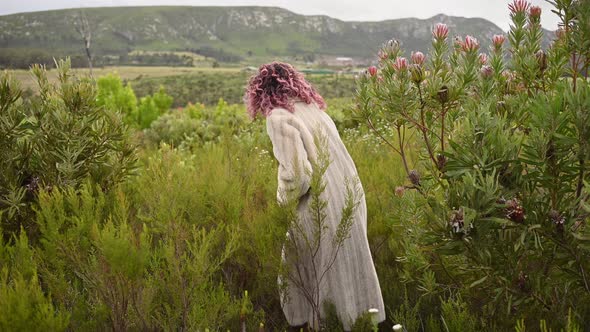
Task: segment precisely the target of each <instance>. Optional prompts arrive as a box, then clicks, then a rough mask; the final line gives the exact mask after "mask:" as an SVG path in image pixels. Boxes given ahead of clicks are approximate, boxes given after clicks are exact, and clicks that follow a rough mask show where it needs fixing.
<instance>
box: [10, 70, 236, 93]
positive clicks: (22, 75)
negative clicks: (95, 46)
mask: <svg viewBox="0 0 590 332" xmlns="http://www.w3.org/2000/svg"><path fill="white" fill-rule="evenodd" d="M73 71H74V72H75V73H76V74H77V75H79V76H82V75H88V74H89V71H88V69H87V68H79V69H73ZM9 72H10V73H12V74H13V75H14V77H15V78H16V79H17V80H18V81H20V82H21V85H22V87H23V89H25V90H26V89H27V88H30V89H32V90H33V91H36V88H37V84H36V82H35V78H34V77H33V76H32V74H31V72H30V71H28V70H10V71H9ZM238 72H240V68H237V67H235V68H232V67H220V68H206V67H148V66H145V67H144V66H122V67H104V68H95V69H94V71H93V74H94V76H95V77H100V76H104V75H107V74H110V73H117V74H118V75H119V76H120V77H121V79H123V80H137V79H141V78H155V77H166V76H176V75H187V74H196V73H238ZM47 73H48V75H47V76H48V78H49V80H50V81H55V80H57V71H56V70H55V69H48V70H47Z"/></svg>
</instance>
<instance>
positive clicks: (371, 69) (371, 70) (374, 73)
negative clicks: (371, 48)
mask: <svg viewBox="0 0 590 332" xmlns="http://www.w3.org/2000/svg"><path fill="white" fill-rule="evenodd" d="M369 74H371V76H375V75H377V67H375V66H371V67H369Z"/></svg>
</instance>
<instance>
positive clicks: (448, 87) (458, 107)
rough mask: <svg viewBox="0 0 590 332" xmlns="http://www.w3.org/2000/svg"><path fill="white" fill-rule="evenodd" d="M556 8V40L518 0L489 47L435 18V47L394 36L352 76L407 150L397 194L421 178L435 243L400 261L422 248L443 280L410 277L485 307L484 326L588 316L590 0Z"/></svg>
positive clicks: (556, 323)
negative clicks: (548, 41) (548, 39)
mask: <svg viewBox="0 0 590 332" xmlns="http://www.w3.org/2000/svg"><path fill="white" fill-rule="evenodd" d="M555 6H556V11H557V12H558V14H559V16H560V17H561V19H562V29H560V30H559V31H558V33H557V36H556V39H555V40H554V41H553V44H552V45H551V47H550V48H549V49H546V50H543V49H541V38H542V29H541V25H540V14H541V9H540V8H539V7H536V6H531V5H530V3H528V2H526V1H524V0H515V1H514V2H513V3H511V4H510V5H509V9H510V17H511V20H512V25H511V30H510V31H509V33H508V35H507V36H501V35H498V36H494V37H493V40H492V45H491V49H490V50H489V54H486V53H480V52H481V50H480V47H479V42H478V41H477V40H476V39H475V38H473V37H471V36H466V37H465V39H464V40H463V39H462V38H461V37H458V38H456V39H455V41H454V43H452V45H450V43H449V29H448V27H447V26H446V25H444V24H438V25H437V26H435V27H434V28H433V31H432V34H433V42H432V48H431V52H430V53H429V54H428V55H424V54H422V53H420V52H415V53H413V54H412V57H411V59H410V60H408V59H406V58H403V57H402V56H401V54H402V51H401V48H400V44H399V43H398V42H397V41H390V42H388V43H386V44H385V45H384V46H383V48H382V50H381V51H380V52H379V58H380V60H379V66H378V67H371V68H369V69H368V70H367V71H365V72H364V73H363V74H362V75H360V77H359V78H358V89H357V98H356V101H357V115H358V117H359V118H360V119H362V120H363V121H364V122H365V123H366V124H367V127H368V128H369V129H370V130H371V132H372V133H373V134H374V135H375V136H376V137H378V138H379V139H380V140H381V141H382V142H383V143H384V146H387V148H388V149H390V150H391V151H393V152H394V153H395V154H396V155H398V156H399V157H400V158H401V160H402V162H403V165H404V168H405V171H406V174H407V180H406V181H407V182H406V184H405V185H403V186H400V187H399V190H396V192H397V191H399V193H400V195H404V192H405V191H407V190H415V191H416V192H418V194H419V197H420V198H417V202H418V204H422V208H423V209H424V214H425V216H424V217H423V218H424V219H423V223H422V224H421V227H422V229H423V231H424V236H422V237H420V238H419V240H420V241H421V242H422V246H423V248H428V250H425V249H422V250H418V251H409V250H408V249H409V248H410V247H407V248H406V250H408V251H406V256H405V257H403V261H406V262H411V261H414V263H416V262H417V261H418V259H419V258H422V259H426V261H425V264H423V265H422V266H423V267H424V268H426V269H429V270H432V271H434V272H435V274H434V275H433V276H434V277H435V280H434V283H437V282H438V283H440V284H441V286H443V287H438V290H436V288H435V290H434V293H433V292H432V288H430V287H426V285H428V284H429V283H427V282H425V281H426V280H422V281H420V280H419V279H418V278H416V276H415V273H410V274H408V275H407V276H408V278H407V280H406V282H411V283H416V284H420V283H422V284H423V285H424V286H420V287H421V291H422V293H423V294H424V295H428V296H431V295H433V294H435V293H438V294H443V293H446V294H448V292H450V293H459V294H460V295H461V297H462V299H463V301H465V302H466V303H468V304H469V305H470V306H472V307H473V308H477V309H478V310H483V312H484V313H485V317H486V319H483V320H481V321H480V322H479V324H480V325H481V326H482V327H485V326H488V327H492V328H509V327H512V326H514V324H515V322H516V321H517V319H518V318H521V317H523V318H526V319H527V320H530V321H532V322H534V324H535V325H536V324H537V323H538V321H539V319H540V318H547V317H551V320H550V321H548V322H547V324H549V326H550V327H553V328H562V327H565V326H566V325H567V322H566V319H567V317H569V316H568V310H571V312H572V315H571V317H572V319H574V320H578V321H583V319H584V318H585V317H588V315H590V278H589V276H588V271H589V269H590V264H589V262H588V260H587V259H584V258H583V257H587V255H588V254H590V252H589V249H590V246H589V245H590V233H589V232H590V230H589V228H588V227H587V222H588V221H589V214H588V212H587V211H586V210H584V209H583V206H585V205H587V204H588V200H589V196H588V194H585V193H584V192H585V191H586V190H587V181H588V180H589V179H590V176H589V175H588V174H589V172H588V162H589V159H590V153H589V151H590V149H589V144H590V143H589V142H590V83H589V82H588V79H587V74H588V67H589V64H590V63H589V58H588V55H589V52H590V44H588V40H589V39H588V38H589V37H590V31H589V30H588V24H587V22H588V21H589V20H590V10H588V9H589V5H588V2H587V1H569V0H557V1H556V2H555ZM506 40H508V42H509V44H508V45H506V43H505V41H506ZM449 46H450V47H449ZM410 135H417V136H418V137H419V138H420V140H419V142H418V143H419V145H414V144H413V143H414V142H413V141H412V140H410V139H409V138H408V137H409V136H410ZM411 152H412V153H411ZM416 154H418V155H419V162H418V163H417V165H418V166H417V167H415V166H413V165H412V162H413V160H412V158H410V157H409V156H412V155H416ZM431 249H434V250H431ZM405 265H406V268H411V266H412V265H411V264H408V263H406V264H405ZM412 275H413V276H412ZM572 294H576V296H572ZM449 303H451V302H446V304H444V303H442V304H441V305H442V307H441V309H440V310H442V313H444V312H448V311H449V310H451V309H452V308H451V307H450V306H449ZM461 310H463V309H461ZM471 311H475V310H471ZM429 312H431V311H429V310H426V311H424V312H423V313H422V314H423V315H425V316H427V315H428V313H429ZM445 315H446V316H448V314H445ZM464 319H465V318H461V320H464ZM472 323H473V322H472ZM472 323H470V324H471V325H472V326H473V328H475V325H474V324H472ZM445 324H446V326H447V327H448V326H450V325H451V323H449V322H448V321H446V323H445ZM453 324H454V323H453Z"/></svg>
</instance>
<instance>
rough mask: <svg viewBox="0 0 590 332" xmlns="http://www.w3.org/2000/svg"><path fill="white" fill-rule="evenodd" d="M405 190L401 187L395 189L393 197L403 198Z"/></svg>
mask: <svg viewBox="0 0 590 332" xmlns="http://www.w3.org/2000/svg"><path fill="white" fill-rule="evenodd" d="M405 192H406V188H405V187H402V186H398V187H395V195H396V196H398V197H402V196H404V194H405Z"/></svg>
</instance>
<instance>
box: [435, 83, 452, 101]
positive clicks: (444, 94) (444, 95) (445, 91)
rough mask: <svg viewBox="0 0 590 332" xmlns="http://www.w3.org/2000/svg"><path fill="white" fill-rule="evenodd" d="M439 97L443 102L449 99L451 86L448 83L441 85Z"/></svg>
mask: <svg viewBox="0 0 590 332" xmlns="http://www.w3.org/2000/svg"><path fill="white" fill-rule="evenodd" d="M437 97H438V101H440V102H441V103H442V104H444V103H446V102H447V101H448V100H449V88H447V86H446V85H443V86H441V87H440V90H438V92H437Z"/></svg>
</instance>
